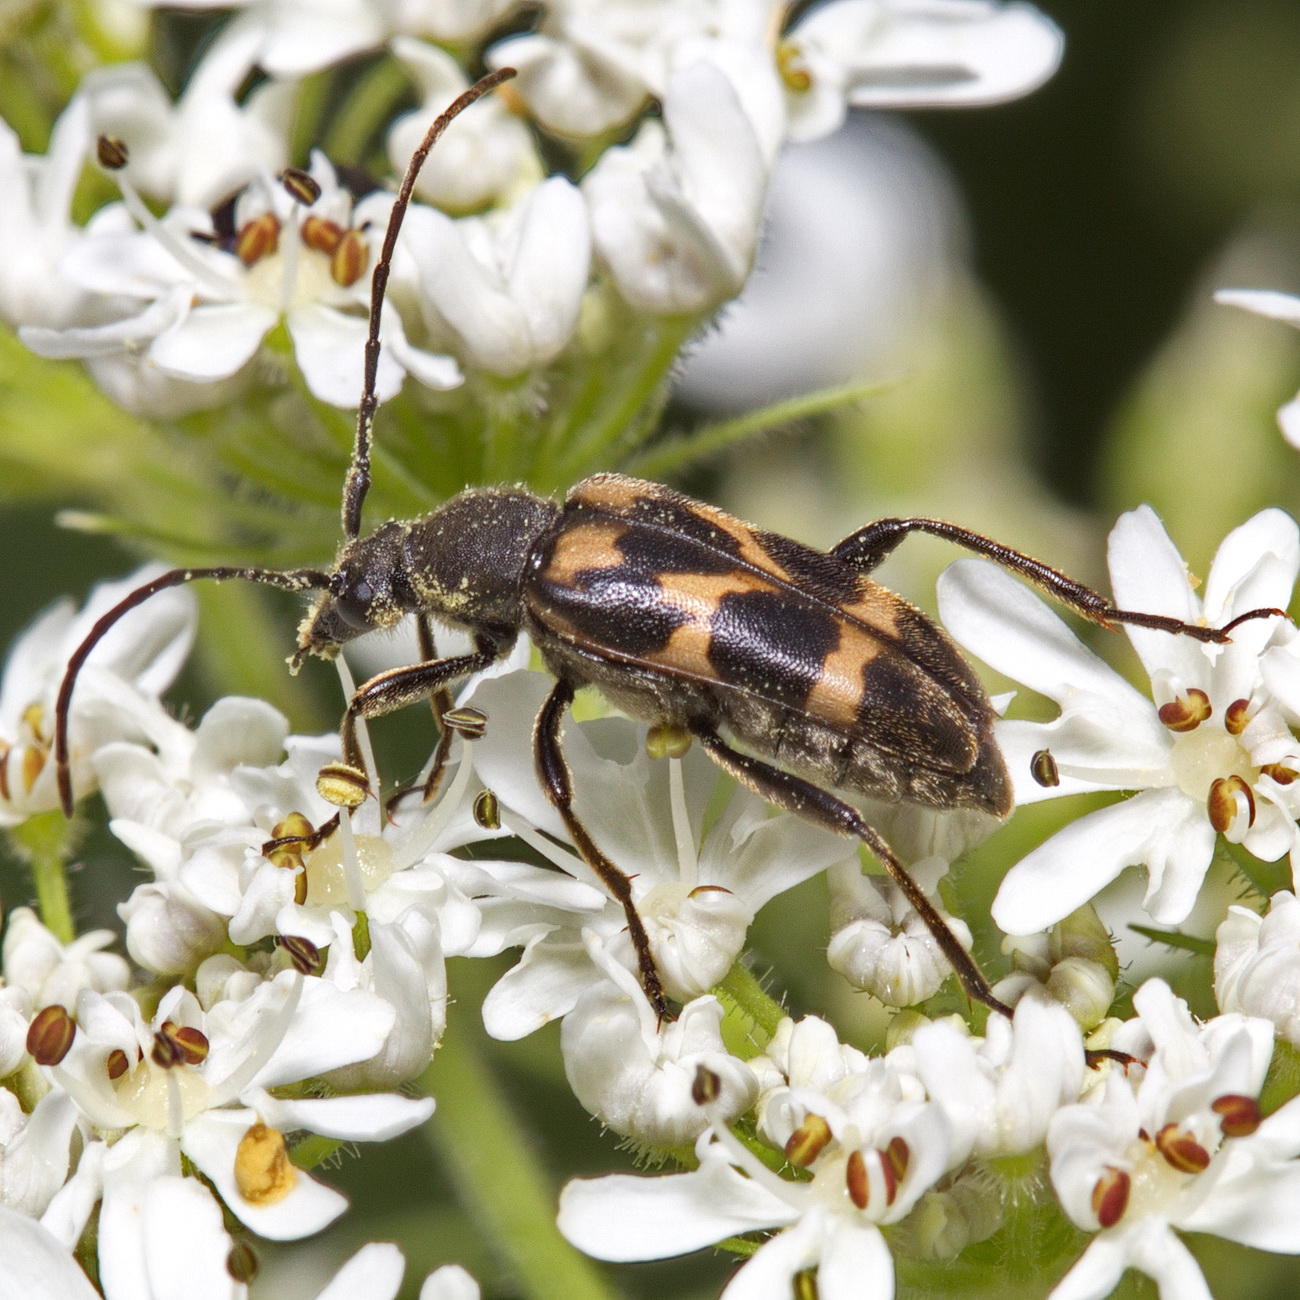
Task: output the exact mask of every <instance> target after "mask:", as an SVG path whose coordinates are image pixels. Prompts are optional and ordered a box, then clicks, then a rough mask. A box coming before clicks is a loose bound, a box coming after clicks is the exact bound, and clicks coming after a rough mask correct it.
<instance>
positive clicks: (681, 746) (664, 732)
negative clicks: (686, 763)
mask: <svg viewBox="0 0 1300 1300" xmlns="http://www.w3.org/2000/svg"><path fill="white" fill-rule="evenodd" d="M690 748H691V733H690V732H689V731H687V730H686V728H685V727H678V726H675V725H674V724H673V723H671V722H661V723H657V724H656V725H655V726H653V727H651V728H650V730H649V731H647V732H646V733H645V752H646V753H647V754H648V755H649V756H650V757H651V758H685V757H686V754H687V752H688V751H689V750H690Z"/></svg>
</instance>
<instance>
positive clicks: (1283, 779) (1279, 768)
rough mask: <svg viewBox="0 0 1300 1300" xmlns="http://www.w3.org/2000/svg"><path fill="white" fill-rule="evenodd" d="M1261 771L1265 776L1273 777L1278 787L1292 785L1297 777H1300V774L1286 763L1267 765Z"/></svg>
mask: <svg viewBox="0 0 1300 1300" xmlns="http://www.w3.org/2000/svg"><path fill="white" fill-rule="evenodd" d="M1259 770H1260V772H1262V773H1263V775H1264V776H1267V777H1271V778H1272V779H1273V780H1274V781H1276V782H1277V783H1278V785H1290V784H1291V783H1292V782H1293V781H1294V780H1295V779H1296V777H1298V776H1300V772H1297V771H1296V770H1295V769H1294V768H1292V767H1288V766H1287V765H1286V764H1285V763H1265V764H1264V766H1263V767H1261V768H1260V769H1259Z"/></svg>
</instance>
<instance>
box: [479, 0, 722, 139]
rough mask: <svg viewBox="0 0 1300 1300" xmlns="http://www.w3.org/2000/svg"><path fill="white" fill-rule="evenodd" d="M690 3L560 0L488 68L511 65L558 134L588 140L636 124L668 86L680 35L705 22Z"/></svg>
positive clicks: (542, 119)
mask: <svg viewBox="0 0 1300 1300" xmlns="http://www.w3.org/2000/svg"><path fill="white" fill-rule="evenodd" d="M703 18H704V6H701V5H698V4H692V3H690V2H689V0H686V2H683V0H666V2H665V0H649V3H647V2H646V0H557V2H556V3H552V4H548V5H547V6H546V9H545V15H544V17H543V19H542V23H541V25H540V27H539V29H538V30H537V31H536V32H530V33H528V34H526V35H522V36H512V37H510V38H508V39H507V40H504V41H499V42H498V43H497V44H496V45H494V46H492V47H491V49H489V50H488V52H487V62H488V66H489V67H493V68H502V67H512V68H515V69H517V70H518V73H519V76H518V78H517V79H516V81H515V83H514V88H515V91H516V93H517V94H518V95H519V96H520V98H522V99H523V101H524V103H525V104H527V106H528V109H529V112H531V113H532V114H533V116H534V117H535V118H536V119H537V121H538V122H539V123H540V124H541V125H542V126H543V127H545V129H546V130H548V131H550V132H552V133H553V134H555V135H560V136H570V137H573V138H576V139H586V138H590V137H593V136H600V135H604V134H605V133H606V132H607V131H610V130H613V129H614V128H616V127H619V126H622V125H624V124H625V123H627V122H630V121H631V120H632V118H634V117H635V116H636V115H637V113H639V112H640V110H641V108H642V107H643V105H644V104H645V102H646V100H647V99H648V98H649V97H650V96H651V95H652V94H657V93H659V92H660V90H661V89H662V87H663V84H664V76H665V73H666V62H667V57H668V51H669V50H670V49H671V48H672V45H673V43H674V40H675V39H678V38H680V37H682V36H686V35H694V34H695V33H697V32H698V31H699V30H700V28H701V26H703V21H702V20H703Z"/></svg>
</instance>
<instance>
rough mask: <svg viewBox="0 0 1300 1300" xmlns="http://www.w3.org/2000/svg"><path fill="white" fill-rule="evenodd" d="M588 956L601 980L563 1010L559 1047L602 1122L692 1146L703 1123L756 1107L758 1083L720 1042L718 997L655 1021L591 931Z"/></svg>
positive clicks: (636, 1135) (633, 1134)
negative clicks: (702, 1080) (700, 1096)
mask: <svg viewBox="0 0 1300 1300" xmlns="http://www.w3.org/2000/svg"><path fill="white" fill-rule="evenodd" d="M587 938H588V951H589V953H590V954H591V958H592V961H593V962H594V963H595V964H596V965H598V966H599V967H600V968H601V969H602V970H603V971H604V972H605V974H606V976H607V977H608V978H607V979H606V980H605V981H604V982H603V983H600V984H593V985H591V986H590V987H589V988H588V989H587V990H586V991H585V992H584V993H583V994H582V996H581V997H579V999H578V1002H577V1005H576V1006H575V1007H574V1008H573V1010H572V1011H570V1012H569V1014H568V1015H567V1016H565V1017H564V1023H563V1025H562V1027H561V1031H560V1049H561V1051H562V1052H563V1054H564V1073H565V1077H566V1078H567V1079H568V1081H569V1086H570V1087H571V1088H572V1089H573V1095H574V1096H575V1097H577V1099H578V1100H579V1101H580V1102H581V1103H582V1104H583V1105H584V1106H585V1107H586V1108H587V1110H588V1111H590V1112H591V1114H592V1115H594V1116H595V1117H596V1118H597V1119H598V1120H600V1122H601V1123H602V1124H604V1125H605V1126H606V1127H607V1128H611V1129H613V1130H614V1132H615V1133H618V1134H620V1135H621V1136H623V1137H630V1138H632V1139H634V1140H635V1141H637V1142H644V1143H646V1144H647V1145H649V1146H652V1147H684V1146H689V1145H690V1144H692V1143H693V1142H694V1141H695V1139H696V1138H698V1137H699V1136H700V1134H701V1133H702V1132H703V1131H704V1129H705V1127H706V1126H707V1125H708V1124H709V1122H710V1117H712V1120H713V1121H714V1122H721V1123H730V1122H731V1121H732V1120H734V1119H735V1118H736V1117H737V1116H738V1115H742V1114H743V1113H744V1112H745V1111H747V1110H748V1109H749V1108H750V1106H751V1105H753V1102H754V1099H755V1097H757V1095H758V1080H757V1079H756V1078H755V1077H754V1072H753V1071H752V1070H751V1069H750V1068H749V1067H748V1066H747V1065H746V1064H745V1063H744V1062H743V1061H741V1060H739V1059H738V1058H736V1057H734V1056H732V1055H731V1054H730V1053H729V1052H728V1051H727V1049H726V1046H725V1045H724V1043H723V1041H722V1004H721V1003H720V1002H719V1001H718V1000H717V998H715V997H713V996H712V995H706V996H704V997H699V998H696V999H695V1000H694V1001H692V1002H688V1003H687V1004H686V1005H685V1006H684V1007H683V1008H682V1011H681V1015H680V1016H678V1018H677V1019H676V1020H670V1021H665V1022H664V1023H663V1024H660V1023H659V1018H658V1016H657V1015H656V1013H655V1011H654V1008H653V1007H651V1005H650V1002H649V999H648V998H647V997H646V995H645V991H644V990H643V989H642V988H641V985H640V984H639V983H638V982H637V978H636V976H635V975H633V974H632V972H631V971H629V970H627V969H626V968H625V967H623V966H620V965H619V964H618V962H616V961H615V960H614V959H613V958H612V957H610V956H608V955H606V954H605V953H604V952H603V950H602V947H601V944H600V941H599V940H598V939H596V938H595V936H592V935H589V936H587ZM701 1069H704V1070H707V1071H708V1072H709V1074H710V1076H711V1078H712V1080H713V1081H714V1082H713V1090H714V1098H713V1101H712V1103H711V1106H710V1108H709V1112H708V1114H707V1115H706V1114H705V1112H704V1110H702V1109H701V1107H700V1105H699V1103H698V1102H697V1101H696V1099H695V1097H694V1091H695V1088H696V1080H697V1074H698V1071H699V1070H701Z"/></svg>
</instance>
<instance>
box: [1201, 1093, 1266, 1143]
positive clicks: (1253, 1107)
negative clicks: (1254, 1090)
mask: <svg viewBox="0 0 1300 1300" xmlns="http://www.w3.org/2000/svg"><path fill="white" fill-rule="evenodd" d="M1210 1109H1211V1110H1212V1111H1213V1112H1214V1113H1215V1114H1216V1115H1217V1116H1218V1117H1219V1128H1220V1129H1221V1130H1222V1131H1223V1136H1224V1137H1229V1138H1240V1137H1249V1136H1250V1135H1251V1134H1252V1133H1253V1132H1254V1131H1255V1130H1256V1129H1257V1128H1258V1127H1259V1126H1260V1124H1261V1123H1263V1120H1264V1117H1263V1116H1262V1115H1261V1114H1260V1113H1259V1102H1258V1101H1256V1100H1255V1098H1254V1097H1247V1096H1245V1095H1244V1094H1242V1093H1239V1092H1229V1093H1225V1094H1224V1095H1223V1096H1222V1097H1216V1098H1215V1099H1214V1100H1213V1101H1212V1102H1211V1103H1210Z"/></svg>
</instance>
